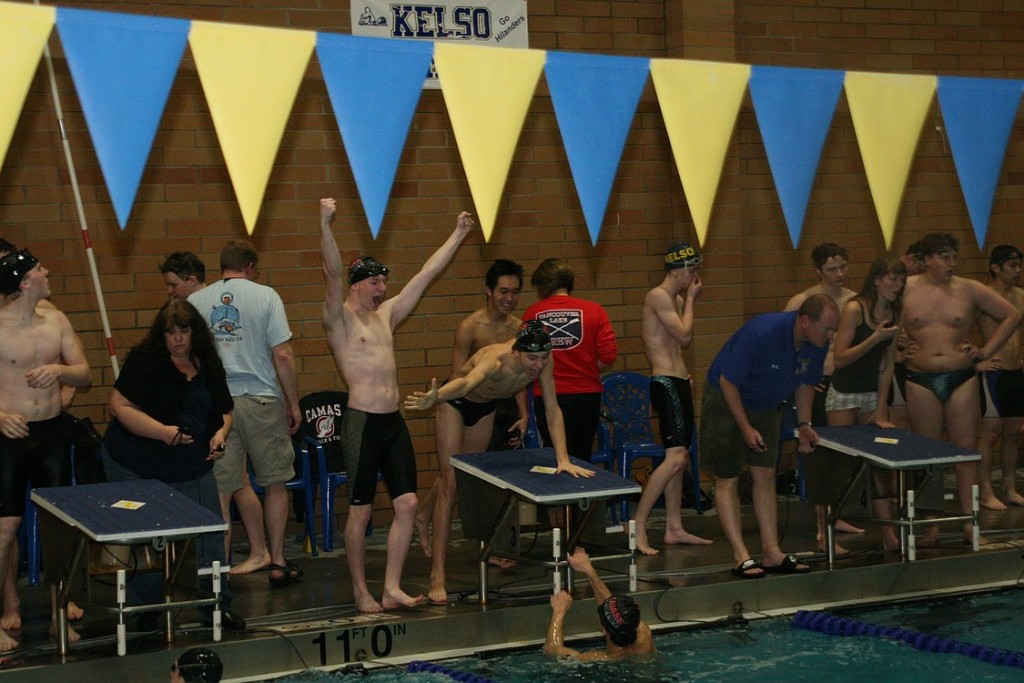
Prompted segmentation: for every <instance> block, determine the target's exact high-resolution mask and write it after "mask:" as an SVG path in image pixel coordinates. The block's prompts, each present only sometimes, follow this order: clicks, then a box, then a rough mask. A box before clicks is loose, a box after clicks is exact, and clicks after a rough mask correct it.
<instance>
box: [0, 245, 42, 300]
mask: <svg viewBox="0 0 1024 683" xmlns="http://www.w3.org/2000/svg"><path fill="white" fill-rule="evenodd" d="M37 265H39V259H37V258H36V257H35V256H33V255H32V254H30V253H29V251H28V249H22V250H21V251H18V252H11V253H10V254H7V255H6V256H4V257H3V258H0V294H2V295H3V296H7V295H8V294H14V293H15V292H17V291H18V287H20V286H21V281H22V280H24V279H25V276H26V275H27V274H28V271H30V270H32V269H33V268H35V267H36V266H37Z"/></svg>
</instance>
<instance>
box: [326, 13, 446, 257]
mask: <svg viewBox="0 0 1024 683" xmlns="http://www.w3.org/2000/svg"><path fill="white" fill-rule="evenodd" d="M316 54H317V57H318V58H319V60H320V70H321V71H322V72H323V75H324V82H325V83H326V84H327V92H328V94H329V95H330V98H331V105H332V106H333V107H334V115H335V117H336V118H337V121H338V128H339V129H340V130H341V139H342V142H343V143H344V145H345V152H346V154H348V160H349V163H350V164H351V166H352V175H353V176H354V177H355V180H356V187H357V188H358V190H359V197H360V198H361V199H362V201H363V209H364V210H365V211H366V217H367V219H368V220H369V223H370V232H371V233H372V234H373V238H374V239H377V233H379V232H380V225H381V222H382V221H383V220H384V210H385V209H386V208H387V205H388V198H389V197H390V196H391V186H392V184H393V183H394V182H395V173H396V171H397V170H398V160H399V158H400V157H401V156H402V149H403V148H404V147H405V140H406V137H407V136H408V134H409V126H410V125H411V123H412V116H413V114H414V113H415V111H416V104H417V103H418V102H419V99H420V92H421V91H422V90H423V82H424V79H425V78H426V76H427V71H428V70H429V68H430V60H431V58H432V57H433V55H434V44H433V43H430V42H419V41H403V40H388V39H386V38H365V37H354V36H347V35H340V34H329V33H318V34H317V38H316Z"/></svg>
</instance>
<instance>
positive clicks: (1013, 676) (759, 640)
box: [287, 590, 1024, 683]
mask: <svg viewBox="0 0 1024 683" xmlns="http://www.w3.org/2000/svg"><path fill="white" fill-rule="evenodd" d="M836 614H840V613H838V612H837V613H836ZM841 615H842V616H844V617H848V618H851V619H855V620H858V621H861V622H865V623H870V624H878V625H882V626H891V627H899V628H903V629H908V630H912V631H918V632H922V633H927V634H933V635H937V636H941V637H945V638H951V639H955V640H959V641H964V642H967V643H978V644H982V645H985V646H987V647H989V648H1001V649H1005V650H1012V651H1018V652H1024V591H1022V590H1013V591H1008V592H1001V593H995V594H988V595H983V596H973V597H961V598H949V599H943V600H939V601H934V602H929V603H912V604H907V605H901V606H896V607H888V608H873V609H870V610H859V611H843V612H842V613H841ZM790 624H791V619H790V618H788V617H779V618H773V619H763V620H759V621H752V622H749V623H746V624H743V623H737V624H732V625H728V626H722V627H714V628H703V629H700V630H687V631H677V632H674V633H667V634H659V635H656V636H655V642H656V644H657V647H658V651H659V653H660V654H659V656H657V657H655V658H652V659H645V660H642V661H620V662H604V663H591V664H581V663H578V662H574V661H567V660H553V659H551V658H550V657H546V656H544V655H543V654H542V653H540V652H539V649H538V651H533V652H523V653H518V654H502V655H495V656H493V657H488V658H478V657H467V658H462V659H457V660H449V661H445V662H442V663H441V664H442V665H443V666H445V667H448V668H450V669H455V670H458V671H464V672H469V673H472V674H475V675H477V676H481V677H484V678H488V679H491V680H494V681H501V682H502V683H527V682H529V683H542V682H543V683H548V682H550V683H558V682H561V681H566V682H568V681H592V680H607V681H615V680H622V681H649V682H652V683H653V682H656V681H658V682H660V681H665V682H669V681H724V680H733V681H753V680H757V681H759V682H760V681H767V682H771V681H778V682H779V683H782V682H784V681H785V682H787V683H789V682H792V681H815V682H820V681H821V680H822V677H823V676H827V678H828V679H829V683H841V682H843V681H858V682H859V681H864V680H882V681H890V680H895V681H901V682H902V681H927V682H929V683H936V682H940V681H944V680H945V681H950V680H952V681H965V680H970V681H971V682H972V683H978V682H981V681H1008V680H1024V670H1022V669H1016V668H1010V667H1006V666H999V665H995V664H989V663H986V662H982V661H978V660H977V659H973V658H971V657H968V656H964V655H961V654H953V653H947V654H943V653H932V652H922V651H919V650H915V649H914V648H912V647H911V646H909V645H907V644H905V643H902V642H897V641H894V640H890V639H887V638H880V637H870V636H860V637H858V636H849V637H843V636H834V635H826V634H823V633H818V632H814V631H805V630H801V629H794V628H792V627H791V625H790ZM595 647H597V643H596V642H594V643H587V644H585V645H583V646H582V647H581V649H584V650H586V649H592V648H595ZM307 676H308V677H307ZM332 678H333V680H339V679H338V678H337V676H334V677H332ZM287 680H289V681H294V682H296V683H297V682H299V681H318V680H327V677H326V676H325V675H323V674H314V673H312V672H310V673H309V674H303V675H302V676H301V677H292V678H290V679H287ZM366 680H369V681H371V682H372V683H388V682H391V681H395V682H397V681H403V682H405V681H416V682H434V681H436V682H438V683H446V682H450V681H451V680H452V679H451V678H448V677H446V676H443V675H439V674H436V673H432V674H409V673H406V672H405V671H404V669H403V670H401V671H399V670H381V671H376V672H371V673H370V675H368V676H366Z"/></svg>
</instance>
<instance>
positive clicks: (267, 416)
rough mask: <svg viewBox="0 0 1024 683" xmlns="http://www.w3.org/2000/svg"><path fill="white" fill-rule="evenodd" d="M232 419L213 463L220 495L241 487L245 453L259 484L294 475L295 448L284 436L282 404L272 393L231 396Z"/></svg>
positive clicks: (285, 479) (286, 423) (276, 482)
mask: <svg viewBox="0 0 1024 683" xmlns="http://www.w3.org/2000/svg"><path fill="white" fill-rule="evenodd" d="M234 401H235V410H234V412H233V413H232V415H233V417H234V422H233V424H232V427H231V433H230V434H229V435H228V441H227V445H226V447H225V449H224V457H223V458H221V459H220V460H218V461H216V462H215V463H214V465H213V474H214V476H215V477H216V478H217V490H218V491H220V493H221V495H227V494H230V493H234V492H235V491H237V490H238V489H240V488H242V486H243V484H244V482H245V481H246V479H245V478H244V477H246V476H248V475H247V474H246V465H245V460H246V455H248V457H249V460H250V461H251V462H252V470H253V472H255V473H256V477H255V481H256V483H257V484H259V485H260V486H270V485H272V484H283V483H284V482H286V481H288V480H290V479H291V478H292V477H294V476H295V469H294V467H293V465H294V462H295V451H294V450H293V449H292V438H291V437H290V436H289V435H288V421H287V418H286V417H285V410H284V403H283V402H282V401H281V400H280V399H277V398H274V397H272V396H249V395H248V394H246V395H243V396H235V397H234Z"/></svg>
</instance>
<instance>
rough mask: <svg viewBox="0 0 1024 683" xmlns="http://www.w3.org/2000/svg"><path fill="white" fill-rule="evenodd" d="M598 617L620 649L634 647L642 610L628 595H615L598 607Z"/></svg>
mask: <svg viewBox="0 0 1024 683" xmlns="http://www.w3.org/2000/svg"><path fill="white" fill-rule="evenodd" d="M597 616H598V618H599V619H600V620H601V626H602V628H604V630H605V631H607V632H608V637H609V638H611V641H612V642H613V643H615V644H616V645H618V646H619V647H626V646H627V645H632V644H633V643H634V642H635V641H636V629H637V627H638V626H639V625H640V608H639V607H637V606H636V602H635V601H634V600H633V598H631V597H629V596H628V595H613V596H612V597H610V598H608V599H607V600H605V601H604V602H602V603H601V604H600V605H598V606H597Z"/></svg>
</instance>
